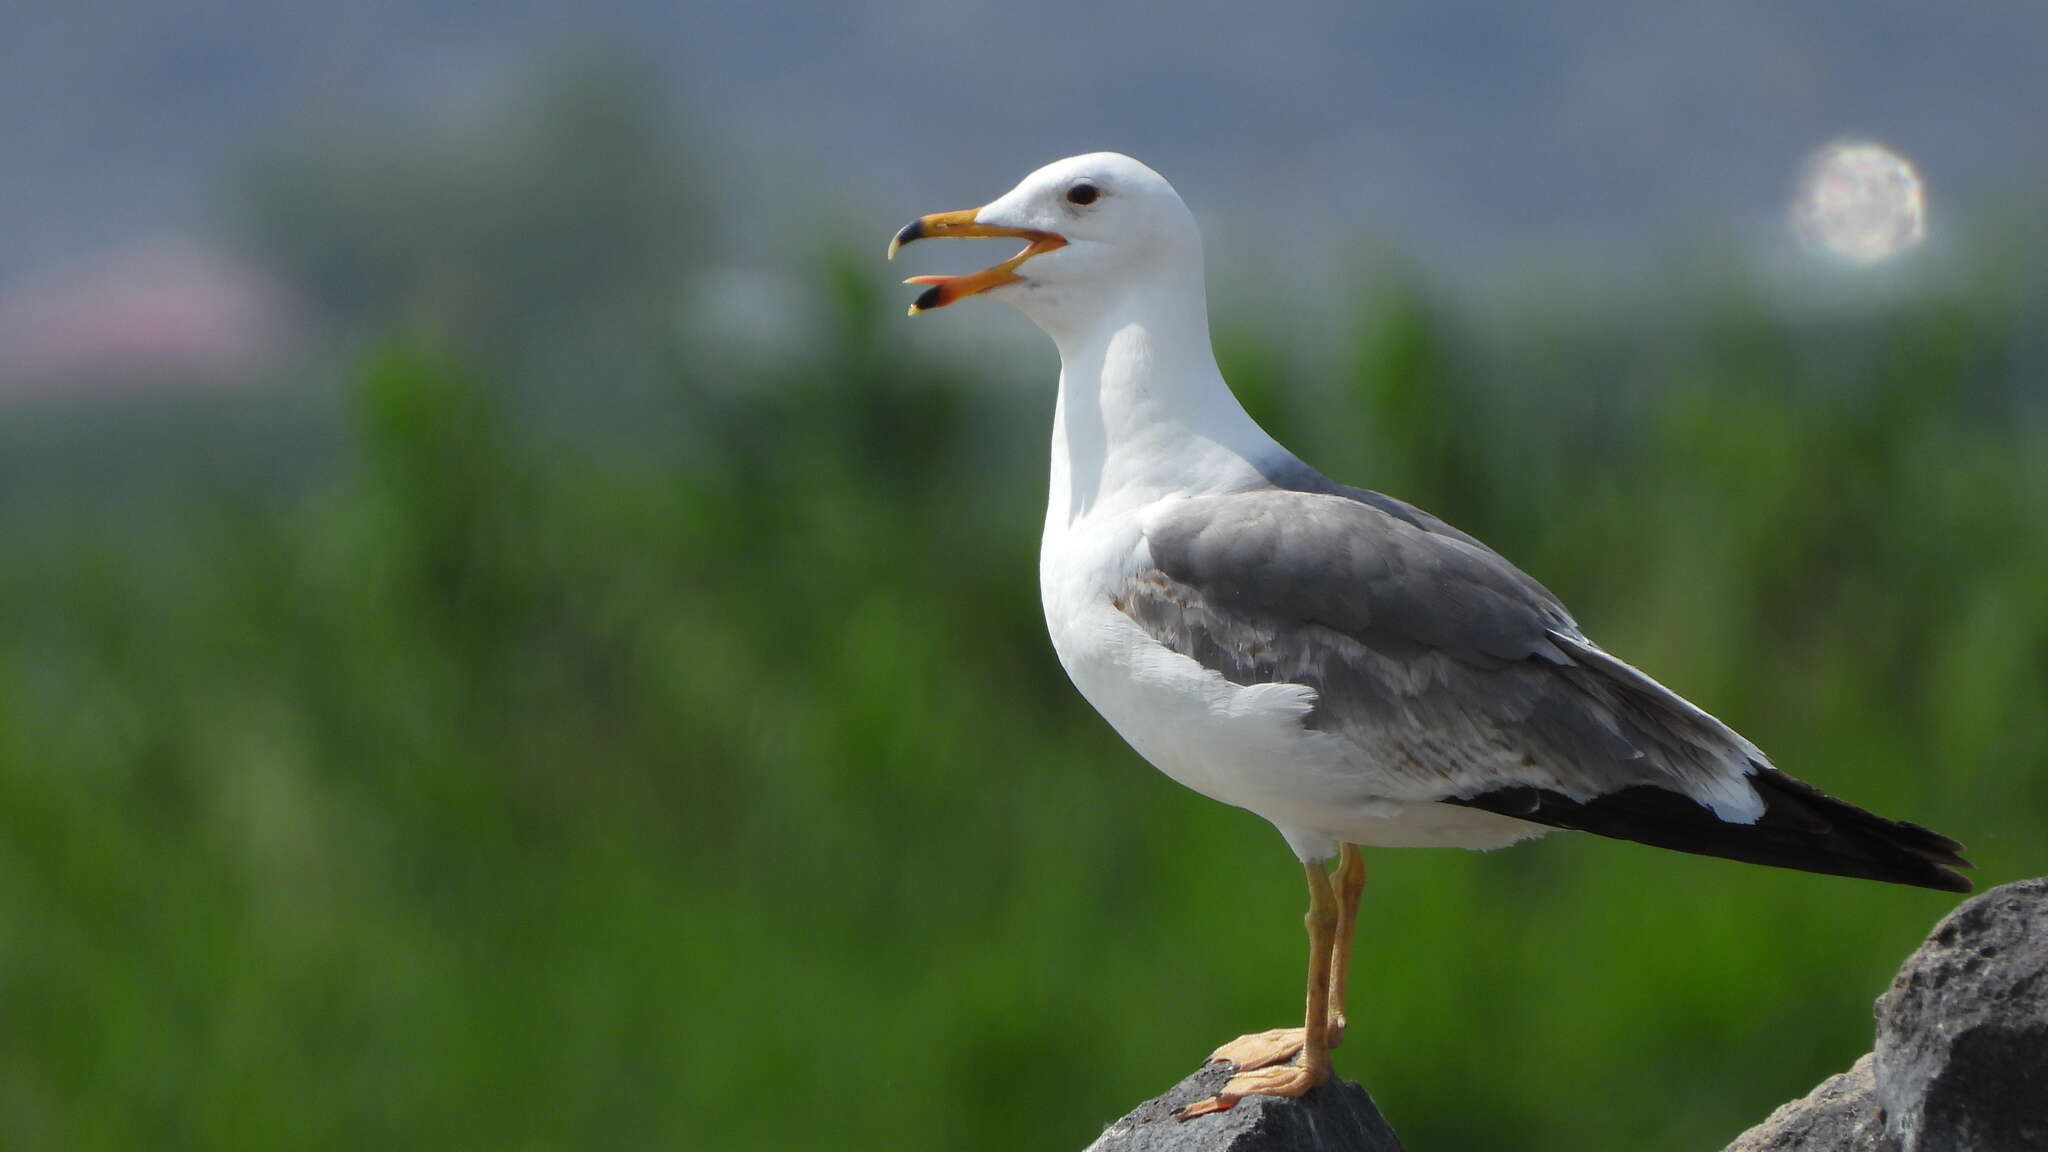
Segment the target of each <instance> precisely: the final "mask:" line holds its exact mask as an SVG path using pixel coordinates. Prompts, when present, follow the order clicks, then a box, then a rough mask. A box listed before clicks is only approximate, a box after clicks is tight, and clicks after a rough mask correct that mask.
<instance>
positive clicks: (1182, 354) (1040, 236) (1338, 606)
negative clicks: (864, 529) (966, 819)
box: [889, 152, 1970, 1117]
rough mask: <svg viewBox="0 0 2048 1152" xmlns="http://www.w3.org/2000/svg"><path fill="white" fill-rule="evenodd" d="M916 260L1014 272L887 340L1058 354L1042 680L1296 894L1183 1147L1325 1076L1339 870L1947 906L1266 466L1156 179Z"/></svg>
mask: <svg viewBox="0 0 2048 1152" xmlns="http://www.w3.org/2000/svg"><path fill="white" fill-rule="evenodd" d="M943 236H1009V237H1017V238H1020V239H1022V240H1024V241H1026V245H1025V247H1024V250H1023V251H1021V252H1019V253H1017V255H1015V256H1014V257H1012V258H1010V259H1008V260H1005V261H1003V262H1002V263H1001V264H998V265H996V266H994V267H992V268H988V269H985V270H983V271H980V272H976V273H973V274H971V275H966V276H919V277H915V278H914V279H912V280H911V281H910V283H916V284H925V285H929V287H928V288H927V289H926V291H925V292H924V293H923V294H921V295H920V296H919V297H918V298H917V302H916V303H915V304H914V305H912V306H911V309H910V311H911V314H912V315H916V314H917V313H919V312H922V311H928V310H930V309H933V308H940V307H944V306H945V305H947V304H951V303H953V302H955V301H957V300H961V299H964V298H966V297H968V296H972V295H978V294H979V295H987V296H990V297H992V298H994V299H998V300H1002V301H1004V302H1006V303H1010V304H1014V305H1016V306H1017V308H1019V309H1020V310H1022V311H1023V312H1024V314H1025V315H1027V316H1029V317H1030V318H1031V319H1032V320H1033V321H1034V322H1036V323H1037V325H1038V326H1039V327H1040V328H1042V329H1044V330H1045V333H1046V334H1047V335H1049V336H1051V337H1052V339H1053V342H1054V343H1056V344H1057V345H1059V352H1060V381H1059V402H1058V405H1057V407H1056V408H1055V409H1054V412H1053V428H1052V473H1051V485H1050V488H1051V491H1050V492H1049V494H1048V496H1047V500H1046V509H1045V536H1044V540H1043V543H1042V546H1041V549H1040V553H1039V589H1040V595H1041V596H1042V598H1043V600H1044V605H1045V621H1046V626H1047V628H1048V629H1049V630H1050V631H1051V633H1052V642H1053V648H1054V649H1055V650H1056V651H1057V652H1058V654H1059V660H1060V664H1061V665H1062V666H1063V667H1064V668H1065V669H1066V671H1067V675H1068V676H1069V677H1070V678H1072V680H1073V682H1074V686H1075V687H1076V688H1078V689H1080V691H1081V695H1083V696H1085V697H1086V698H1087V699H1088V702H1089V703H1090V704H1092V705H1094V706H1095V709H1096V710H1097V711H1098V712H1100V713H1102V715H1103V717H1104V718H1105V719H1107V720H1108V721H1109V723H1110V724H1111V725H1112V726H1114V727H1115V728H1116V730H1117V732H1118V733H1119V734H1121V735H1122V736H1123V738H1124V739H1125V740H1127V741H1129V743H1130V745H1131V747H1133V748H1135V749H1136V750H1137V751H1138V753H1139V754H1140V755H1142V756H1144V757H1145V759H1147V760H1149V761H1151V762H1152V764H1153V765H1154V766H1156V767H1157V768H1158V769H1159V770H1160V771H1162V772H1164V773H1166V774H1167V775H1168V776H1170V777H1172V778H1173V779H1175V780H1177V781H1179V782H1180V783H1182V784H1185V785H1186V786H1188V787H1189V788H1192V789H1194V790H1195V791H1197V792H1200V793H1202V794H1203V795H1205V796H1209V797H1212V798H1214V799H1217V800H1220V801H1222V802H1224V803H1226V804H1234V805H1236V806H1238V807H1240V808H1245V809H1248V810H1250V811H1252V812H1254V813H1257V814H1258V815H1260V816H1263V817H1265V818H1266V819H1267V820H1269V821H1271V822H1272V823H1273V825H1274V826H1275V827H1276V828H1278V829H1279V831H1280V834H1281V835H1282V836H1283V837H1285V838H1286V840H1287V844H1288V846H1289V847H1290V848H1292V849H1293V850H1294V854H1295V856H1296V857H1297V858H1298V859H1300V861H1301V863H1302V866H1303V869H1304V871H1305V873H1306V875H1307V878H1308V890H1309V912H1308V916H1307V918H1306V919H1307V924H1308V935H1309V969H1308V1012H1307V1016H1306V1019H1305V1021H1304V1024H1303V1026H1302V1027H1300V1028H1284V1029H1275V1030H1273V1031H1270V1032H1263V1033H1256V1034H1253V1035H1249V1036H1244V1037H1240V1038H1239V1039H1237V1040H1234V1041H1232V1042H1230V1043H1229V1044H1226V1045H1224V1046H1223V1047H1221V1048H1219V1049H1217V1051H1216V1053H1215V1055H1214V1056H1212V1057H1211V1059H1212V1060H1227V1061H1230V1062H1231V1063H1232V1064H1234V1065H1235V1074H1234V1076H1233V1078H1232V1079H1231V1080H1230V1082H1229V1083H1228V1084H1227V1085H1225V1086H1224V1088H1223V1090H1222V1092H1221V1093H1219V1094H1218V1095H1216V1096H1214V1097H1211V1098H1210V1099H1207V1100H1204V1101H1201V1102H1199V1103H1197V1104H1195V1105H1193V1106H1191V1107H1189V1108H1188V1109H1186V1110H1185V1111H1184V1112H1183V1117H1188V1116H1198V1115H1201V1114H1203V1113H1207V1112H1216V1111H1221V1110H1223V1109H1226V1108H1229V1107H1230V1106H1231V1105H1232V1104H1234V1103H1235V1102H1236V1101H1237V1100H1238V1099H1240V1098H1242V1097H1244V1096H1247V1095H1253V1094H1265V1095H1276V1096H1299V1095H1301V1094H1302V1093H1304V1092H1306V1091H1308V1090H1309V1089H1310V1088H1313V1087H1315V1086H1316V1085H1317V1084H1320V1083H1322V1082H1323V1081H1325V1080H1327V1079H1328V1078H1329V1075H1330V1057H1329V1049H1330V1047H1331V1046H1333V1045H1335V1044H1336V1043H1337V1042H1338V1040H1339V1039H1340V1038H1341V1036H1342V1033H1343V1029H1344V1009H1343V998H1344V982H1345V981H1344V978H1345V969H1346V966H1347V963H1348V959H1349V953H1350V941H1351V935H1352V932H1351V927H1352V921H1353V919H1354V917H1355V916H1356V911H1357V906H1358V897H1359V894H1360V892H1361V891H1362V890H1363V888H1364V886H1365V866H1364V863H1363V860H1362V858H1361V857H1360V855H1359V851H1358V847H1359V846H1360V845H1370V846H1376V847H1377V846H1384V847H1411V846H1426V845H1445V846H1455V847H1461V848H1482V849H1483V848H1498V847H1501V846H1502V845H1506V844H1511V843H1514V842H1515V841H1517V840H1524V839H1528V838H1529V837H1532V836H1539V835H1542V834H1543V833H1544V832H1546V831H1549V830H1550V829H1552V828H1571V829H1579V830H1582V831H1587V832H1593V833H1597V834H1599V835H1602V836H1611V837H1616V838H1619V839H1624V840H1635V841H1639V842H1641V843H1644V844H1652V845H1656V846H1658V847H1662V848H1674V849H1677V850H1678V851H1681V852H1696V853H1701V854H1705V855H1709V856H1723V857H1727V858H1729V859H1734V860H1744V861H1748V862H1750V863H1754V864H1768V865H1774V866H1777V867H1781V868H1797V869H1802V870H1804V871H1809V872H1827V873H1834V874H1836V875H1842V876H1859V877H1865V878H1868V879H1873V880H1885V881H1890V882H1893V883H1898V884H1913V885H1918V886H1921V887H1926V888H1939V889H1944V890H1948V891H1953V892H1967V891H1969V889H1970V883H1969V881H1968V880H1966V879H1965V878H1964V877H1962V876H1961V875H1959V874H1957V873H1956V872H1954V871H1952V870H1951V869H1954V868H1961V867H1968V863H1967V862H1966V861H1965V860H1963V859H1962V857H1961V856H1960V855H1958V852H1959V851H1960V849H1961V846H1960V845H1959V844H1957V843H1956V842H1955V841H1953V840H1950V839H1948V838H1946V837H1944V836H1940V835H1937V834H1936V833H1934V832H1931V831H1929V830H1927V829H1925V828H1922V827H1919V826H1918V825H1914V824H1907V823H1903V822H1900V821H1894V820H1888V819H1885V818H1884V817H1881V816H1877V815H1873V814H1872V813H1869V812H1866V811H1864V810H1863V809H1861V808H1857V807H1854V806H1852V805H1849V804H1845V803H1843V802H1842V801H1839V800H1836V799H1833V798H1831V797H1829V796H1827V795H1825V794H1823V793H1822V792H1820V791H1819V790H1818V789H1816V788H1814V787H1813V786H1812V785H1810V784H1807V783H1804V782H1803V781H1800V780H1796V779H1794V778H1793V777H1791V776H1787V775H1785V774H1784V773H1782V772H1779V771H1778V770H1777V769H1776V768H1774V767H1773V766H1772V765H1771V762H1770V760H1769V759H1768V758H1767V757H1765V756H1764V754H1763V753H1762V752H1761V751H1759V750H1758V749H1757V747H1756V745H1754V744H1751V743H1750V742H1749V741H1747V740H1745V739H1743V738H1742V737H1741V736H1739V735H1737V734H1736V733H1735V732H1734V730H1732V729H1730V728H1729V727H1728V726H1727V725H1725V724H1723V723H1721V722H1720V721H1719V720H1716V719H1714V718H1713V717H1712V716H1709V715H1707V714H1706V713H1705V712H1703V711H1701V710H1700V709H1699V708H1696V707H1694V706H1693V705H1692V704H1690V703H1688V702H1686V701H1685V700H1684V699H1683V698H1682V697H1680V696H1679V695H1678V694H1677V693H1675V692H1672V691H1671V690H1670V689H1668V688H1665V687H1664V686H1663V685H1661V684H1659V683H1657V682H1656V681H1655V680H1652V679H1651V678H1650V677H1648V676H1646V675H1644V674H1643V673H1642V672H1639V671H1637V670H1636V669H1635V668H1634V667H1631V666H1630V665H1628V664H1626V663H1624V662H1623V661H1621V660H1619V659H1616V658H1615V657H1613V656H1611V655H1609V654H1608V653H1607V652H1605V651H1603V650H1602V649H1601V648H1600V647H1599V646H1598V645H1596V644H1594V643H1593V642H1592V641H1591V640H1590V639H1588V638H1587V637H1586V634H1585V633H1584V632H1583V631H1581V630H1580V628H1579V626H1578V624H1577V623H1576V622H1575V621H1574V620H1573V619H1572V616H1571V613H1570V612H1568V611H1566V610H1565V607H1564V605H1563V604H1561V603H1559V602H1558V599H1557V597H1555V596H1553V595H1551V594H1550V592H1549V591H1548V590H1546V589H1545V588H1544V587H1543V585H1541V584H1539V583H1537V582H1536V581H1535V580H1534V579H1532V578H1531V577H1529V576H1527V575H1525V574H1524V573H1523V572H1522V571H1521V570H1520V569H1517V568H1516V567H1515V566H1514V565H1512V564H1510V563H1508V562H1507V561H1506V560H1504V559H1502V558H1501V557H1500V556H1499V555H1498V554H1496V553H1495V552H1493V551H1492V550H1491V549H1489V548H1487V547H1486V545H1484V544H1481V543H1480V542H1479V541H1477V540H1475V539H1473V538H1472V537H1471V536H1468V535H1466V534H1465V533H1463V532H1460V531H1458V530H1457V529H1456V528H1453V527H1451V526H1450V525H1449V524H1446V523H1444V522H1443V521H1442V520H1439V519H1437V518H1436V517H1435V516H1432V515H1430V514H1429V513H1427V512H1424V511H1423V510H1421V509H1420V508H1417V507H1415V506H1414V505H1411V504H1407V503H1404V502H1402V501H1400V500H1396V499H1394V498H1392V497H1390V496H1383V495H1381V494H1379V493H1377V492H1369V491H1366V490H1364V489H1362V488H1351V487H1346V486H1345V485H1342V484H1338V483H1336V482H1334V481H1332V480H1329V479H1326V478H1325V477H1324V476H1323V475H1322V474H1321V473H1319V472H1317V471H1316V470H1315V469H1313V468H1310V467H1309V466H1308V465H1307V464H1304V463H1303V462H1302V461H1301V460H1299V459H1298V458H1296V457H1295V456H1294V454H1293V453H1291V452H1289V451H1288V450H1287V449H1285V448H1283V447H1281V446H1280V444H1279V443H1278V442H1276V441H1275V440H1274V439H1273V438H1272V437H1271V436H1268V435H1267V434H1266V433H1265V431H1264V430H1263V429H1261V428H1260V427H1259V426H1258V424H1257V423H1255V422H1254V421H1253V420H1252V418H1251V417H1250V416H1249V415H1247V414H1246V413H1245V410H1244V409H1243V408H1242V407H1241V406H1240V405H1239V404H1238V402H1237V399H1236V397H1234V396H1233V395H1231V392H1230V387H1229V386H1228V385H1227V384H1225V383H1224V380H1223V376H1222V373H1221V372H1220V371H1218V369H1217V367H1216V360H1215V356H1214V354H1213V352H1212V351H1211V349H1210V344H1209V317H1208V307H1207V303H1206V299H1205V296H1204V290H1203V279H1202V277H1203V271H1202V240H1201V236H1200V234H1199V232H1198V231H1197V229H1196V226H1195V219H1194V216H1193V214H1191V213H1190V212H1189V211H1188V208H1187V206H1186V205H1185V204H1184V203H1182V202H1181V198H1180V196H1179V195H1178V194H1176V193H1175V192H1174V190H1173V188H1172V186H1170V185H1169V184H1167V182H1166V181H1165V179H1163V178H1162V177H1161V176H1160V175H1159V174H1158V173H1156V172H1154V171H1153V170H1152V169H1150V168H1148V167H1146V166H1145V165H1143V164H1140V163H1139V162H1138V161H1136V160H1133V159H1131V158H1130V157H1128V156H1122V155H1118V154H1116V153H1113V152H1097V153H1092V154H1090V155H1086V156H1075V157H1072V158H1070V159H1066V160H1061V161H1058V162H1056V163H1053V164H1049V165H1047V166H1045V167H1044V168H1041V169H1039V170H1038V171H1036V172H1033V173H1032V174H1031V175H1029V176H1027V177H1025V178H1024V181H1023V183H1021V184H1019V185H1017V186H1016V187H1015V188H1013V189H1011V191H1010V192H1009V193H1008V194H1007V195H1005V196H1003V197H1002V198H1001V199H999V200H996V201H995V202H993V203H991V204H988V205H986V206H984V207H982V208H978V209H969V210H967V211H964V212H945V213H939V214H937V215H932V216H926V217H923V218H921V219H919V220H917V221H915V222H913V223H912V224H910V225H909V226H908V227H906V228H904V229H903V230H902V231H901V232H900V233H898V234H897V236H896V238H895V240H894V241H893V242H892V243H891V244H890V245H889V253H890V255H891V256H894V255H895V253H896V249H897V248H898V247H900V246H902V245H904V244H908V243H910V242H911V241H913V240H921V239H925V238H927V237H943ZM1332 858H1336V859H1337V860H1338V861H1339V863H1338V865H1337V868H1336V869H1335V871H1334V873H1332V872H1331V871H1329V870H1327V869H1326V863H1327V862H1328V861H1329V860H1331V859H1332Z"/></svg>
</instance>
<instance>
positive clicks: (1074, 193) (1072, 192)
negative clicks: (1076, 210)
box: [1067, 184, 1102, 204]
mask: <svg viewBox="0 0 2048 1152" xmlns="http://www.w3.org/2000/svg"><path fill="white" fill-rule="evenodd" d="M1100 195H1102V189H1100V188H1097V187H1096V186H1095V185H1093V184H1076V185H1074V186H1073V187H1072V188H1069V189H1067V203H1069V204H1093V203H1095V198H1096V197H1097V196H1100Z"/></svg>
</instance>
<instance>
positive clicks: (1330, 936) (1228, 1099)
mask: <svg viewBox="0 0 2048 1152" xmlns="http://www.w3.org/2000/svg"><path fill="white" fill-rule="evenodd" d="M1303 869H1304V871H1305V872H1306V873H1307V875H1308V915H1306V916H1304V917H1302V922H1303V923H1304V924H1306V925H1307V926H1308V1012H1307V1014H1306V1018H1305V1019H1304V1020H1303V1021H1302V1027H1301V1031H1302V1046H1301V1055H1300V1056H1299V1057H1298V1058H1296V1059H1295V1061H1294V1062H1293V1063H1291V1064H1276V1065H1272V1066H1270V1067H1266V1068H1258V1069H1253V1070H1250V1071H1244V1072H1239V1073H1238V1074H1237V1075H1235V1076H1232V1077H1231V1078H1230V1081H1229V1083H1227V1084H1225V1085H1224V1086H1223V1090H1222V1091H1221V1092H1218V1093H1217V1094H1216V1095H1214V1096H1211V1097H1209V1098H1208V1099H1207V1100H1198V1101H1196V1102H1195V1103H1193V1104H1190V1105H1188V1106H1187V1107H1186V1108H1183V1109H1181V1110H1180V1112H1179V1113H1178V1115H1179V1116H1180V1118H1181V1119H1183V1120H1187V1119H1190V1118H1192V1117H1195V1116H1206V1115H1208V1114H1209V1113H1211V1112H1221V1111H1224V1110H1225V1109H1227V1108H1229V1107H1231V1106H1232V1105H1234V1104H1236V1103H1237V1102H1238V1101H1239V1100H1241V1099H1243V1098H1244V1097H1246V1096H1300V1095H1301V1094H1303V1093H1305V1092H1307V1091H1308V1090H1309V1089H1311V1088H1313V1087H1315V1086H1316V1085H1318V1084H1321V1083H1322V1082H1323V1081H1325V1080H1328V1079H1329V1078H1330V976H1331V971H1330V961H1331V955H1330V954H1331V952H1332V951H1333V950H1334V945H1335V943H1336V938H1337V895H1336V893H1335V892H1334V891H1332V885H1331V883H1330V874H1329V873H1328V872H1325V871H1324V870H1323V866H1322V863H1321V862H1320V861H1318V862H1312V863H1309V864H1305V865H1303Z"/></svg>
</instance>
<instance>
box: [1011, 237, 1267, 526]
mask: <svg viewBox="0 0 2048 1152" xmlns="http://www.w3.org/2000/svg"><path fill="white" fill-rule="evenodd" d="M1162 279H1164V278H1162ZM1133 288H1134V290H1132V291H1129V292H1126V293H1125V294H1123V296H1122V297H1121V298H1119V299H1117V300H1116V301H1114V302H1113V303H1112V305H1111V306H1110V307H1107V308H1098V309H1081V308H1076V309H1071V310H1070V309H1066V308H1061V307H1059V306H1058V305H1057V304H1053V303H1052V302H1045V303H1043V304H1041V305H1040V306H1038V307H1033V308H1031V309H1030V311H1031V312H1032V313H1033V319H1035V320H1037V321H1038V323H1039V326H1040V327H1042V328H1044V329H1045V330H1046V331H1047V333H1049V334H1050V335H1051V336H1052V337H1053V340H1054V342H1055V343H1057V344H1058V345H1059V350H1060V392H1059V401H1058V403H1057V405H1056V407H1055V408H1054V410H1053V427H1052V469H1051V486H1050V488H1051V490H1050V492H1049V493H1048V496H1047V501H1046V509H1045V527H1046V533H1047V535H1048V537H1052V536H1054V535H1057V534H1059V533H1060V532H1063V531H1065V529H1066V528H1068V527H1070V526H1071V525H1073V524H1074V523H1076V522H1077V521H1079V520H1081V519H1083V518H1085V517H1087V516H1088V515H1089V514H1090V513H1092V512H1094V511H1097V510H1098V509H1103V508H1113V509H1122V508H1128V507H1132V506H1134V505H1138V504H1143V503H1149V502H1150V501H1152V500H1156V499H1159V498H1161V497H1164V496H1170V495H1176V494H1197V493H1203V492H1220V491H1235V490H1239V489H1242V488H1245V487H1248V486H1251V485H1253V484H1256V483H1257V482H1258V481H1259V472H1258V469H1257V468H1256V467H1254V465H1255V463H1257V462H1259V461H1267V460H1271V459H1272V458H1274V457H1276V456H1282V455H1284V449H1282V448H1281V447H1280V445H1279V444H1278V443H1277V442H1275V441H1274V439H1273V438H1272V437H1271V436H1268V435H1267V434H1266V432H1265V430H1264V429H1262V428H1260V427H1259V426H1258V424H1257V423H1256V422H1254V421H1253V420H1252V418H1251V416H1250V415H1249V414H1247V413H1246V412H1245V410H1244V408H1243V407H1242V406H1241V405H1240V404H1238V402H1237V397H1236V396H1234V395H1232V394H1231V391H1230V386H1229V385H1228V384H1225V383H1224V381H1223V373H1222V372H1221V371H1220V370H1218V369H1217V367H1216V357H1215V353H1214V352H1213V351H1212V350H1211V348H1210V345H1209V316H1208V308H1207V304H1206V301H1205V300H1204V299H1203V295H1202V286H1201V279H1200V273H1199V270H1197V272H1196V274H1195V276H1194V277H1193V279H1192V282H1191V283H1190V282H1188V281H1187V280H1186V279H1183V280H1180V281H1178V282H1160V281H1154V282H1151V283H1141V284H1138V285H1134V286H1133ZM1070 321H1071V322H1070Z"/></svg>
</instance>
